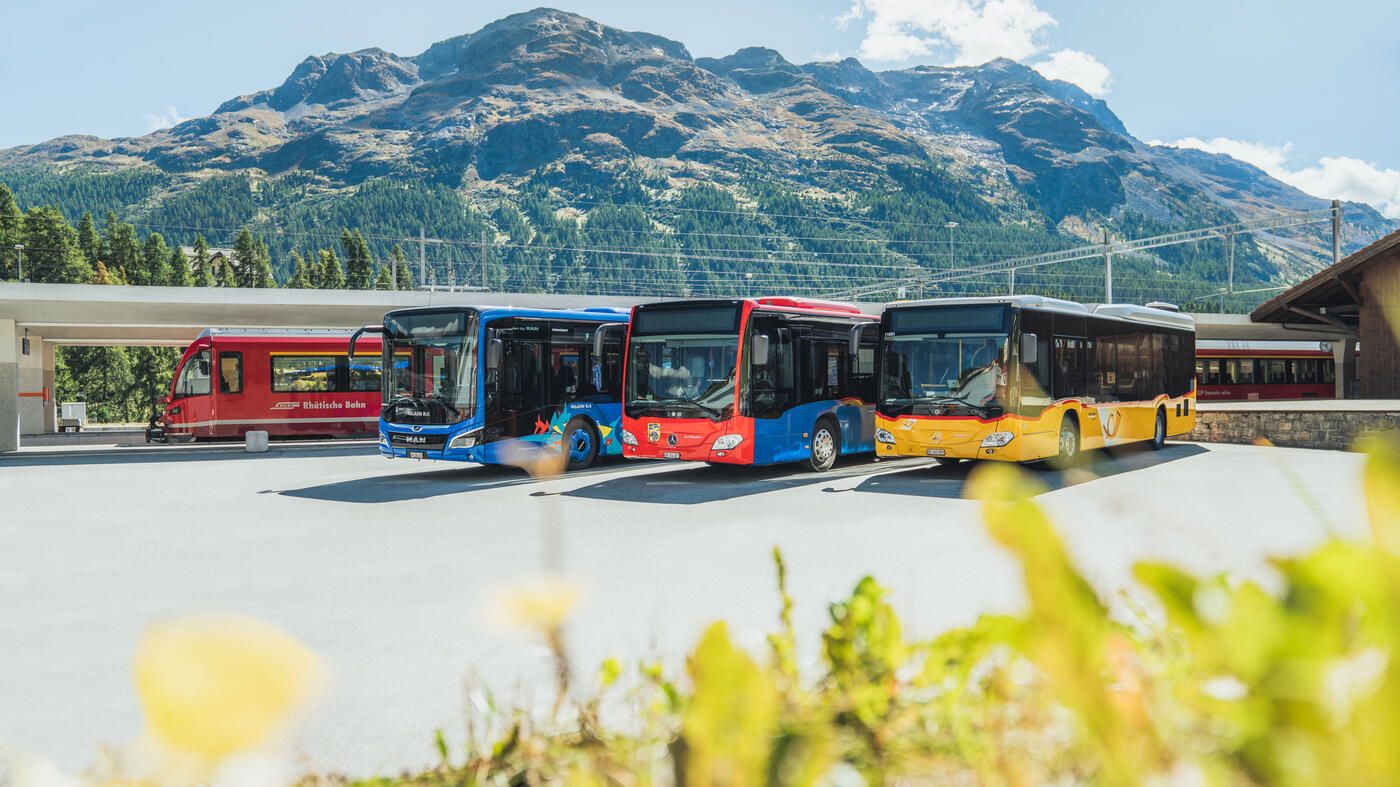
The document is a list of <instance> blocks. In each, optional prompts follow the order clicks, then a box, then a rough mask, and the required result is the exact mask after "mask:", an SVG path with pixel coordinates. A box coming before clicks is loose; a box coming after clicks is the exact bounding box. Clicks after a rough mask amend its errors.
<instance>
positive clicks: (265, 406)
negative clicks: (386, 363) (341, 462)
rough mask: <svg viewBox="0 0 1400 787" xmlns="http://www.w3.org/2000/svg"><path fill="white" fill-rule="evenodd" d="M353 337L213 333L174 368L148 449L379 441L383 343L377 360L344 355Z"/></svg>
mask: <svg viewBox="0 0 1400 787" xmlns="http://www.w3.org/2000/svg"><path fill="white" fill-rule="evenodd" d="M349 343H350V331H348V330H333V329H317V328H304V329H299V328H268V329H260V328H234V329H224V328H211V329H209V330H206V331H204V332H203V333H201V334H200V335H199V337H198V338H197V339H195V340H194V343H193V344H191V345H190V346H189V348H188V349H186V350H185V354H184V355H183V356H182V357H181V358H180V363H179V364H178V365H177V366H176V367H175V377H174V380H172V381H171V384H170V394H169V395H168V396H166V397H165V402H164V411H163V412H162V413H161V414H160V415H158V416H156V417H155V418H153V419H152V421H151V425H150V427H149V428H148V429H147V430H146V440H147V442H191V441H193V440H217V439H235V438H240V437H242V436H243V435H245V434H246V433H248V432H249V431H253V430H261V431H265V432H267V433H268V436H270V437H350V436H373V435H374V434H375V432H376V429H377V425H378V423H379V396H380V394H379V380H380V376H381V360H380V355H379V348H380V341H379V339H378V338H365V339H363V340H362V341H361V345H362V346H364V347H365V349H366V350H368V351H369V352H371V353H374V354H373V355H364V356H359V355H357V356H356V357H355V358H354V361H353V363H352V362H351V359H350V358H349V357H348V356H347V355H346V350H347V349H348V347H349Z"/></svg>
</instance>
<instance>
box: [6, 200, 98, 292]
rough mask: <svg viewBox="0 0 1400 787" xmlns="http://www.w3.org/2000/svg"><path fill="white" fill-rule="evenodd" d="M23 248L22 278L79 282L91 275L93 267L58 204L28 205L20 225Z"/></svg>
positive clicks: (61, 282) (76, 234)
mask: <svg viewBox="0 0 1400 787" xmlns="http://www.w3.org/2000/svg"><path fill="white" fill-rule="evenodd" d="M20 230H21V232H20V236H19V237H20V239H19V240H18V241H17V242H19V243H23V244H24V246H25V249H24V278H26V279H28V280H29V281H35V282H53V283H58V284H80V283H83V282H86V281H88V280H89V279H91V278H92V268H91V267H89V266H88V264H87V261H86V260H84V259H83V254H82V252H81V251H79V250H78V233H77V232H76V231H75V230H74V229H73V225H71V224H69V223H68V220H67V219H66V218H64V217H63V214H62V213H60V212H59V210H58V208H54V207H49V206H45V207H40V208H30V209H29V212H28V213H26V214H25V216H24V224H23V226H22V227H21V228H20Z"/></svg>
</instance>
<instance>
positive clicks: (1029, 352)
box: [1021, 333, 1040, 364]
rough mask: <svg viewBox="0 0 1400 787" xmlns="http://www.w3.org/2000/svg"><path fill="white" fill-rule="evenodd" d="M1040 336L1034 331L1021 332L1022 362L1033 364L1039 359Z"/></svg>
mask: <svg viewBox="0 0 1400 787" xmlns="http://www.w3.org/2000/svg"><path fill="white" fill-rule="evenodd" d="M1039 347H1040V338H1039V337H1038V336H1036V335H1035V334H1033V333H1023V334H1021V363H1023V364H1033V363H1035V362H1036V361H1038V360H1040V359H1039V353H1038V351H1037V350H1038V348H1039Z"/></svg>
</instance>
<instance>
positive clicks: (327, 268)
mask: <svg viewBox="0 0 1400 787" xmlns="http://www.w3.org/2000/svg"><path fill="white" fill-rule="evenodd" d="M319 286H320V288H321V289H323V290H343V289H345V269H344V268H342V267H340V258H339V257H337V256H335V249H321V281H320V283H319Z"/></svg>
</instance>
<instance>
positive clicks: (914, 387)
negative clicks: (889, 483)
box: [875, 295, 1196, 464]
mask: <svg viewBox="0 0 1400 787" xmlns="http://www.w3.org/2000/svg"><path fill="white" fill-rule="evenodd" d="M880 333H881V351H880V353H881V354H880V391H879V397H878V403H877V407H876V414H875V453H876V456H880V457H894V456H923V457H934V458H936V459H938V460H939V461H940V463H951V462H954V461H958V460H964V459H1002V460H1006V461H1011V462H1032V461H1037V460H1041V459H1058V460H1059V461H1060V462H1063V463H1065V464H1069V463H1072V462H1073V461H1074V460H1075V459H1076V458H1077V457H1078V456H1079V454H1080V453H1081V452H1082V451H1087V450H1092V449H1096V448H1104V447H1109V446H1115V445H1122V444H1124V443H1131V442H1137V441H1144V440H1150V441H1152V446H1153V447H1154V448H1160V447H1161V446H1162V443H1163V441H1165V440H1166V438H1167V437H1168V436H1171V435H1179V434H1186V433H1188V432H1190V431H1191V429H1192V427H1193V426H1194V425H1195V420H1196V387H1195V386H1196V383H1195V375H1194V374H1193V371H1194V367H1193V364H1194V361H1195V348H1196V333H1195V323H1194V321H1192V319H1191V318H1190V317H1188V316H1186V315H1184V314H1179V313H1177V312H1176V311H1175V310H1174V309H1168V308H1152V307H1147V306H1132V305H1127V304H1112V305H1092V306H1086V305H1084V304H1079V303H1073V302H1070V301H1062V300H1057V299H1054V298H1042V297H1039V296H1034V295H1010V296H1005V297H991V298H947V299H938V300H925V301H912V302H906V303H897V304H893V305H891V306H889V307H888V308H886V309H885V313H884V315H883V317H882V318H881V326H880Z"/></svg>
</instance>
